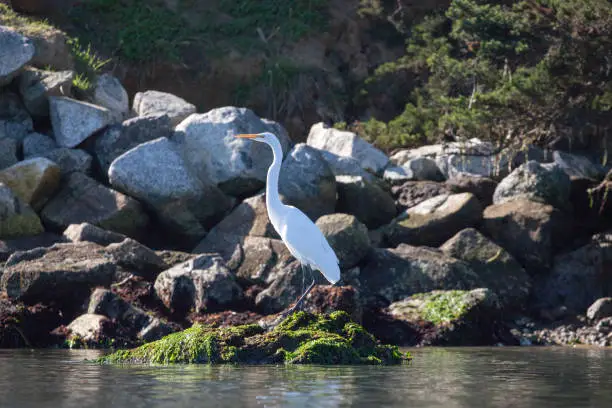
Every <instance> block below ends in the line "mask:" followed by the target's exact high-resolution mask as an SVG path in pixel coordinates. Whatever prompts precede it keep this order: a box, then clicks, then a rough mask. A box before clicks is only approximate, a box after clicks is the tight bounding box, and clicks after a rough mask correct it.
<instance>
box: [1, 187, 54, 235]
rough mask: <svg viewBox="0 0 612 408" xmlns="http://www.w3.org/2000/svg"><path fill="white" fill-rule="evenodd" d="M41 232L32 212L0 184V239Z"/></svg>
mask: <svg viewBox="0 0 612 408" xmlns="http://www.w3.org/2000/svg"><path fill="white" fill-rule="evenodd" d="M43 231H44V229H43V226H42V224H41V222H40V218H38V215H37V214H36V213H35V212H34V210H32V208H31V207H30V206H29V205H27V204H26V203H24V202H23V201H22V200H21V199H20V198H19V197H17V196H16V195H15V194H14V193H13V191H12V190H11V189H10V188H9V187H8V186H6V185H5V184H2V183H0V239H6V238H18V237H27V236H32V235H38V234H40V233H42V232H43Z"/></svg>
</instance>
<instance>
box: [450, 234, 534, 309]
mask: <svg viewBox="0 0 612 408" xmlns="http://www.w3.org/2000/svg"><path fill="white" fill-rule="evenodd" d="M440 249H441V250H442V252H444V253H445V254H446V255H448V256H450V257H453V258H457V259H460V260H462V261H465V262H467V264H468V265H469V266H470V267H471V268H472V270H473V271H474V272H475V273H476V275H478V277H479V278H480V279H481V280H482V282H483V285H484V286H485V287H487V288H489V289H491V290H492V291H493V292H495V293H496V294H497V296H498V298H499V300H500V303H501V305H502V306H503V307H505V308H507V309H521V308H523V306H524V304H525V303H526V301H527V296H528V295H529V291H530V290H531V277H530V276H529V275H528V274H527V272H526V271H525V270H524V269H523V267H522V266H521V265H520V264H519V263H518V262H517V261H516V260H515V259H514V257H513V256H512V255H510V254H509V253H508V252H507V251H506V250H505V249H503V248H502V247H500V246H499V245H497V244H495V243H494V242H493V241H491V240H489V239H488V238H487V237H485V236H484V235H482V234H481V233H480V232H478V231H477V230H476V229H474V228H466V229H464V230H462V231H460V232H458V233H457V234H456V235H455V236H453V237H452V238H451V239H449V240H448V241H446V242H445V243H444V244H443V245H442V246H441V247H440Z"/></svg>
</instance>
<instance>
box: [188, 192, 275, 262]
mask: <svg viewBox="0 0 612 408" xmlns="http://www.w3.org/2000/svg"><path fill="white" fill-rule="evenodd" d="M246 236H255V237H266V238H275V239H280V236H279V235H278V233H277V232H276V231H275V230H274V226H273V225H272V223H271V222H270V218H269V217H268V210H267V207H266V198H265V195H264V194H258V195H256V196H253V197H250V198H247V199H246V200H244V201H243V202H242V203H240V204H239V205H238V206H236V208H234V209H233V210H232V211H231V212H230V213H229V214H228V215H227V216H226V217H225V218H223V219H222V220H221V221H220V222H219V223H218V224H217V225H215V226H214V227H213V228H212V229H211V230H210V231H209V232H208V234H206V237H205V238H204V239H203V240H202V241H201V242H200V243H199V244H198V245H197V246H196V247H195V248H194V250H193V253H196V254H199V253H205V252H216V250H214V251H212V250H211V249H212V248H219V247H227V246H228V245H230V244H229V243H231V245H234V246H235V245H236V242H235V237H246ZM226 241H227V242H226Z"/></svg>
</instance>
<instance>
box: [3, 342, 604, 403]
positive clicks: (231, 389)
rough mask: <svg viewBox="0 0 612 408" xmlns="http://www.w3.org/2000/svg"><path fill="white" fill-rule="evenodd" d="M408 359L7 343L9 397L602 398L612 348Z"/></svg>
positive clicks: (475, 351) (418, 354)
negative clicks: (126, 358)
mask: <svg viewBox="0 0 612 408" xmlns="http://www.w3.org/2000/svg"><path fill="white" fill-rule="evenodd" d="M411 351H412V352H413V355H414V357H415V359H414V362H413V363H412V364H411V365H405V366H401V367H313V366H288V367H285V366H265V367H261V366H258V367H254V366H246V367H244V366H240V367H234V366H178V367H148V366H130V365H125V366H99V365H95V364H89V363H85V362H84V361H83V360H84V359H89V358H94V357H95V356H97V355H98V354H99V352H98V351H66V350H40V351H26V350H0V390H2V391H1V392H0V407H19V408H29V407H42V406H45V407H46V406H52V407H94V408H95V407H105V408H106V407H130V408H132V407H133V408H139V407H147V408H157V407H199V406H223V407H225V406H227V407H280V406H282V407H287V406H288V407H344V406H357V407H362V406H363V407H370V406H378V407H382V406H384V407H387V406H401V407H406V406H408V407H449V408H453V407H549V406H550V407H553V406H554V407H572V408H573V407H603V406H612V387H610V384H612V350H610V349H607V350H606V349H581V348H574V349H571V348H463V349H443V348H440V349H436V348H430V349H416V350H411Z"/></svg>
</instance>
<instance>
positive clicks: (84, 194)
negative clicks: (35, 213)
mask: <svg viewBox="0 0 612 408" xmlns="http://www.w3.org/2000/svg"><path fill="white" fill-rule="evenodd" d="M41 217H42V218H43V220H44V221H45V223H47V224H48V225H49V226H51V227H53V228H56V229H58V230H65V229H66V228H67V227H68V226H69V225H71V224H80V223H82V222H88V223H90V224H93V225H97V226H99V227H101V228H104V229H107V230H110V231H115V232H119V233H121V234H125V235H127V236H130V237H136V238H138V237H140V236H141V235H142V234H143V232H144V230H145V228H146V226H147V225H148V223H149V218H148V216H147V214H146V213H145V212H144V209H143V208H142V206H141V205H140V203H139V202H138V201H136V200H135V199H133V198H131V197H128V196H126V195H124V194H122V193H120V192H117V191H114V190H112V189H110V188H108V187H105V186H103V185H102V184H99V183H98V182H97V181H95V180H93V179H92V178H90V177H87V176H86V175H84V174H82V173H76V172H75V173H71V174H70V175H69V176H68V177H67V178H66V180H65V182H64V183H63V185H62V187H61V189H60V191H59V192H58V193H57V194H56V195H55V196H54V197H53V198H52V199H51V200H50V201H49V202H48V203H47V205H46V206H45V207H44V208H43V210H42V212H41Z"/></svg>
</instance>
